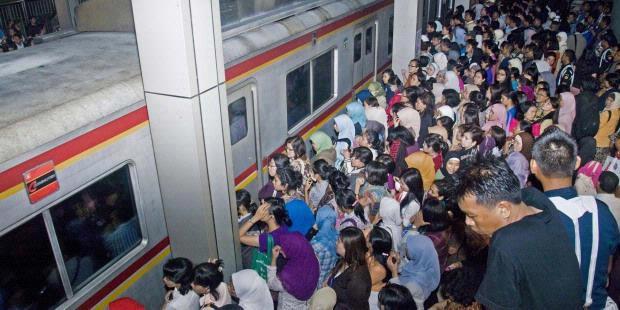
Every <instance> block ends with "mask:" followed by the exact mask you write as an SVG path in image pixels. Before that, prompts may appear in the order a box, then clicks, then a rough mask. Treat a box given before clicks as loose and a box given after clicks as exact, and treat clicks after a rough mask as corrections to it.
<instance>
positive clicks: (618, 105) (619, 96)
mask: <svg viewBox="0 0 620 310" xmlns="http://www.w3.org/2000/svg"><path fill="white" fill-rule="evenodd" d="M611 94H613V95H614V102H612V104H611V106H610V107H609V108H608V107H607V104H605V111H613V110H616V109H620V93H618V92H613V93H611ZM611 94H610V96H611Z"/></svg>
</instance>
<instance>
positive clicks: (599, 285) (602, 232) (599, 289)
mask: <svg viewBox="0 0 620 310" xmlns="http://www.w3.org/2000/svg"><path fill="white" fill-rule="evenodd" d="M545 195H547V197H562V198H564V199H567V200H568V199H572V198H575V197H577V191H576V190H575V189H574V188H572V187H567V188H561V189H556V190H550V191H547V192H545ZM596 204H597V207H598V217H599V219H598V224H599V245H598V255H597V257H596V267H595V271H594V283H593V286H592V305H590V307H589V309H603V308H605V302H606V300H607V290H606V289H605V286H606V284H607V267H608V263H609V257H610V256H612V255H613V254H614V253H615V251H616V248H617V247H618V245H619V244H620V232H618V224H617V223H616V220H615V219H614V217H613V215H612V214H611V212H610V211H609V207H607V205H606V204H605V203H604V202H602V201H600V200H596ZM559 213H560V219H561V220H562V223H564V226H565V227H566V230H567V232H568V238H569V239H570V240H574V239H575V227H574V225H573V221H572V220H571V219H570V218H569V217H568V216H566V215H565V214H564V213H562V212H559ZM578 221H579V237H580V242H581V266H580V269H581V280H582V282H583V289H584V296H585V293H586V292H585V290H586V289H587V284H588V269H589V267H590V253H591V252H592V213H589V212H586V213H585V214H583V215H582V216H581V217H580V218H579V220H578ZM572 245H573V247H574V246H575V244H574V243H573V244H572Z"/></svg>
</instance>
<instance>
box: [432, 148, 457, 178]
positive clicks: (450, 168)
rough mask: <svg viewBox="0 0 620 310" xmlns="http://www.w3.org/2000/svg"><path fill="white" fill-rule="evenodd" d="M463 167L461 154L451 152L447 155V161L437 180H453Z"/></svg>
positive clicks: (438, 173)
mask: <svg viewBox="0 0 620 310" xmlns="http://www.w3.org/2000/svg"><path fill="white" fill-rule="evenodd" d="M460 166H461V154H460V153H459V152H455V151H450V152H448V153H447V154H446V160H445V161H444V164H443V166H442V167H441V168H440V169H439V171H437V175H436V179H438V180H442V179H445V178H451V177H453V176H454V174H455V173H456V172H457V171H458V170H459V167H460Z"/></svg>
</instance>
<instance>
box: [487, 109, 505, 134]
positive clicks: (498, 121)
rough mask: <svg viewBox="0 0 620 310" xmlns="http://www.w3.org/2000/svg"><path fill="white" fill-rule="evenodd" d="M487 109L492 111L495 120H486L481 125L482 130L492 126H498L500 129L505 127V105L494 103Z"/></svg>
mask: <svg viewBox="0 0 620 310" xmlns="http://www.w3.org/2000/svg"><path fill="white" fill-rule="evenodd" d="M489 109H491V111H493V114H494V117H495V120H493V121H486V123H484V126H482V130H484V131H488V130H489V129H491V127H493V126H499V127H501V128H502V129H506V107H504V105H503V104H501V103H496V104H494V105H492V106H491V107H490V108H489Z"/></svg>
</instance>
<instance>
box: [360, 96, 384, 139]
mask: <svg viewBox="0 0 620 310" xmlns="http://www.w3.org/2000/svg"><path fill="white" fill-rule="evenodd" d="M364 112H365V113H366V120H367V123H366V124H367V125H366V127H370V126H371V123H375V124H378V125H380V126H382V127H383V129H382V130H381V131H377V132H379V133H380V134H382V135H383V137H387V130H388V117H387V114H385V110H384V109H383V108H381V105H379V101H377V98H375V97H370V98H368V99H366V100H365V101H364ZM374 126H376V125H374V124H373V127H374ZM377 127H379V126H377Z"/></svg>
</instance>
